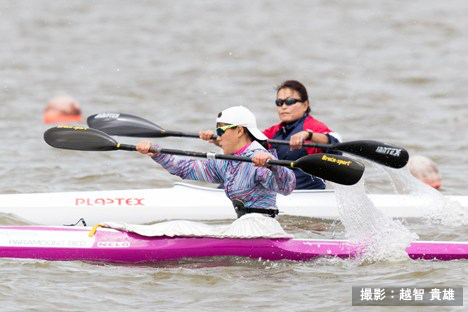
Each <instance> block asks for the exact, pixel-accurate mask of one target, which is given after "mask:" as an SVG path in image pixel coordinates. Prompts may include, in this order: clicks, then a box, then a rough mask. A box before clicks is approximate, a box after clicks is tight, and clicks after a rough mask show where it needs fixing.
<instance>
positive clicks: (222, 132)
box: [216, 125, 237, 136]
mask: <svg viewBox="0 0 468 312" xmlns="http://www.w3.org/2000/svg"><path fill="white" fill-rule="evenodd" d="M235 127H237V125H227V126H222V127H218V128H216V134H217V135H218V136H222V135H223V134H224V133H225V132H226V130H227V129H231V128H235Z"/></svg>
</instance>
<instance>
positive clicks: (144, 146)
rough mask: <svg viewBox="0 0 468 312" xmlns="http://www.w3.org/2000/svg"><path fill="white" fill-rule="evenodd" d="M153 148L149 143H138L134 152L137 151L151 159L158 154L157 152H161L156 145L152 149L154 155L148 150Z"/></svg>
mask: <svg viewBox="0 0 468 312" xmlns="http://www.w3.org/2000/svg"><path fill="white" fill-rule="evenodd" d="M152 147H153V144H151V142H150V141H141V142H140V143H138V144H137V146H136V150H137V151H139V152H140V153H142V154H145V155H148V156H150V157H151V158H153V157H154V156H156V155H158V154H159V151H160V150H161V147H160V146H159V145H157V144H155V145H154V149H155V151H156V153H152V152H150V149H151V148H152Z"/></svg>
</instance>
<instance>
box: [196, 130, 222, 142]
mask: <svg viewBox="0 0 468 312" xmlns="http://www.w3.org/2000/svg"><path fill="white" fill-rule="evenodd" d="M198 135H199V136H200V139H202V140H205V141H208V142H210V143H213V144H216V145H218V144H217V141H216V140H213V135H214V132H213V130H203V131H200V132H198Z"/></svg>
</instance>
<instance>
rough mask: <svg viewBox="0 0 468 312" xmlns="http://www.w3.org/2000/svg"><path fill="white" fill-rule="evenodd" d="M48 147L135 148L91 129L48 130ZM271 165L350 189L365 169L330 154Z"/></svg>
mask: <svg viewBox="0 0 468 312" xmlns="http://www.w3.org/2000/svg"><path fill="white" fill-rule="evenodd" d="M44 140H45V141H46V142H47V144H49V145H51V146H53V147H56V148H62V149H70V150H80V151H113V150H126V151H135V150H136V146H135V145H129V144H120V143H118V142H117V141H116V140H115V139H114V138H112V137H110V136H109V135H108V134H106V133H104V132H102V131H100V130H96V129H91V128H82V127H73V126H59V127H55V128H50V129H49V130H47V131H46V132H45V133H44ZM150 152H153V153H155V152H160V153H164V154H172V155H181V156H189V157H201V158H211V159H224V160H234V161H244V162H253V160H252V158H249V157H241V156H235V155H224V154H215V153H203V152H192V151H182V150H174V149H165V148H162V149H160V150H159V151H156V150H155V149H154V147H152V148H151V150H150ZM268 163H269V164H271V165H279V166H286V167H290V168H299V169H301V170H303V171H304V172H306V173H308V174H311V175H314V176H317V177H320V178H323V179H325V180H329V181H332V182H336V183H340V184H345V185H351V184H355V183H357V182H358V181H359V180H360V179H361V177H362V175H363V173H364V166H363V165H362V164H361V163H359V162H356V161H354V160H351V159H349V158H347V157H344V156H340V155H331V154H313V155H307V156H304V157H302V158H300V159H298V160H296V161H294V162H291V161H285V160H271V159H270V160H268Z"/></svg>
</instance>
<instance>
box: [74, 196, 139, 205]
mask: <svg viewBox="0 0 468 312" xmlns="http://www.w3.org/2000/svg"><path fill="white" fill-rule="evenodd" d="M143 200H144V198H75V206H144V205H145V204H144V203H143Z"/></svg>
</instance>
